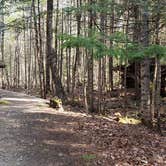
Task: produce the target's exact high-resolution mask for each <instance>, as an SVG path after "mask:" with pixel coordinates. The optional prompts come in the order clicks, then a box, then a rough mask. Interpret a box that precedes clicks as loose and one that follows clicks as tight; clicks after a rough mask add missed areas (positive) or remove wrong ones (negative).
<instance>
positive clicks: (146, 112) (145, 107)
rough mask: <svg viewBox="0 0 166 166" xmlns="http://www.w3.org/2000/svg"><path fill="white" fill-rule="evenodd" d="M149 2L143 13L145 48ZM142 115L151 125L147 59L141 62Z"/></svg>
mask: <svg viewBox="0 0 166 166" xmlns="http://www.w3.org/2000/svg"><path fill="white" fill-rule="evenodd" d="M148 12H149V11H148V1H147V0H146V1H144V8H143V13H142V22H143V25H142V36H141V37H142V38H141V41H142V45H143V47H144V48H146V47H148V45H149V24H148V22H149V13H148ZM141 113H142V119H143V121H144V123H145V124H147V125H150V124H151V112H150V60H149V58H148V57H145V58H144V59H143V60H142V61H141Z"/></svg>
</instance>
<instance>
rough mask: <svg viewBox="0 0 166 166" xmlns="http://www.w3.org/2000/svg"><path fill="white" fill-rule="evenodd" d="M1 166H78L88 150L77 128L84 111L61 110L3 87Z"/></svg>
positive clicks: (0, 125) (0, 114) (0, 129)
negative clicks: (76, 130) (78, 112)
mask: <svg viewBox="0 0 166 166" xmlns="http://www.w3.org/2000/svg"><path fill="white" fill-rule="evenodd" d="M0 95H1V99H2V100H6V101H8V102H9V103H8V104H6V105H4V104H1V105H0V166H61V165H62V166H78V165H83V161H82V160H81V155H82V154H84V153H85V151H87V147H88V145H86V144H84V143H83V141H82V138H81V136H80V134H78V133H76V132H74V130H73V129H74V128H75V126H76V124H78V121H79V120H80V118H83V115H82V114H74V113H68V112H59V111H55V110H52V109H50V108H48V106H47V104H46V101H45V100H42V99H38V98H35V97H30V96H27V95H25V94H20V93H14V92H9V91H4V90H0Z"/></svg>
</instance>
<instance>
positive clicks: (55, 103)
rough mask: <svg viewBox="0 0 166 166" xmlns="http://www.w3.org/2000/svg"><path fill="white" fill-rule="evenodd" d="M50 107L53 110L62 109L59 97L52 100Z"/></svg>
mask: <svg viewBox="0 0 166 166" xmlns="http://www.w3.org/2000/svg"><path fill="white" fill-rule="evenodd" d="M50 107H51V108H57V109H58V108H61V107H62V100H61V99H59V98H58V97H53V98H51V99H50Z"/></svg>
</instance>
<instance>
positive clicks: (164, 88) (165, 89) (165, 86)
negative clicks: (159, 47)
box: [115, 59, 166, 97]
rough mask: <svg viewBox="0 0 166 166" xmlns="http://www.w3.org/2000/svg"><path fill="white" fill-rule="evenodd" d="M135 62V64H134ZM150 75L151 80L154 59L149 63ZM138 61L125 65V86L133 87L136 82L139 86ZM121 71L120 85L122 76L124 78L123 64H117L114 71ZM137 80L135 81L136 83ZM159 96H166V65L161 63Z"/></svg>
mask: <svg viewBox="0 0 166 166" xmlns="http://www.w3.org/2000/svg"><path fill="white" fill-rule="evenodd" d="M136 63H137V65H136ZM150 64H151V65H150V71H151V72H150V73H151V74H150V76H151V81H152V80H153V73H154V68H155V65H154V59H152V60H151V63H150ZM140 67H141V66H140V63H139V62H133V63H131V64H130V65H128V66H127V72H126V77H127V78H126V87H127V88H129V89H130V88H135V85H136V84H138V87H139V88H140ZM117 70H118V71H120V72H121V78H122V85H124V80H125V79H124V78H125V66H124V65H122V66H118V67H116V68H115V71H117ZM136 81H137V83H136ZM161 96H162V97H166V65H161Z"/></svg>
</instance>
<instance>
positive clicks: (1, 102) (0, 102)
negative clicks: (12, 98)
mask: <svg viewBox="0 0 166 166" xmlns="http://www.w3.org/2000/svg"><path fill="white" fill-rule="evenodd" d="M9 104H10V102H8V101H6V100H0V105H9Z"/></svg>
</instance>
